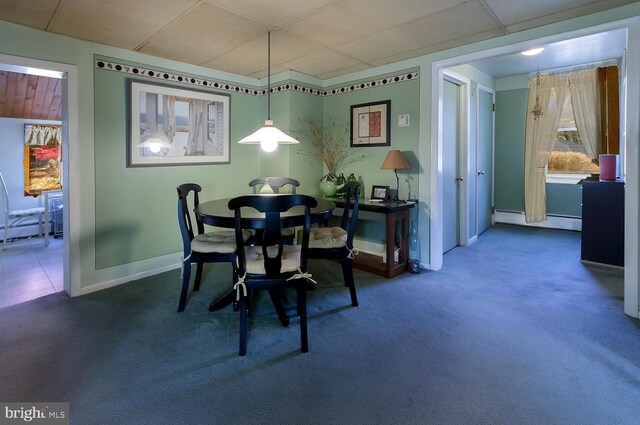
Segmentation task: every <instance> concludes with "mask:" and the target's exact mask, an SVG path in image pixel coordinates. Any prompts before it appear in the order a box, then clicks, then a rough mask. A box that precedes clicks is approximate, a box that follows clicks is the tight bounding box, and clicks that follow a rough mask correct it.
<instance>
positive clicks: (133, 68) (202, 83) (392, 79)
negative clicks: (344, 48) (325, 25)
mask: <svg viewBox="0 0 640 425" xmlns="http://www.w3.org/2000/svg"><path fill="white" fill-rule="evenodd" d="M95 65H96V68H98V69H104V70H108V71H115V72H121V73H124V74H130V75H136V76H141V77H148V78H153V79H156V80H160V81H169V82H174V83H182V84H188V85H193V86H198V87H207V88H212V89H215V90H224V91H228V92H231V93H241V94H247V95H251V96H264V95H266V94H267V90H266V89H260V90H258V89H256V88H254V87H249V86H242V85H239V84H231V83H228V82H226V81H218V80H213V79H208V78H202V77H195V76H191V75H187V74H181V73H175V72H168V71H165V70H160V69H157V68H151V67H148V66H147V67H142V66H137V65H129V64H125V63H119V62H114V61H109V60H106V59H99V58H96V59H95ZM418 78H419V73H418V71H410V72H406V71H404V72H399V73H397V74H393V75H388V76H386V77H381V78H376V79H374V80H367V81H361V82H359V83H356V84H347V85H344V86H338V87H333V88H331V89H319V88H317V87H312V86H308V85H303V84H302V83H299V82H289V83H282V84H280V85H277V86H274V87H271V93H279V92H283V91H290V90H293V91H298V92H301V93H309V94H311V95H314V96H333V95H337V94H343V93H349V92H352V91H358V90H365V89H371V88H374V87H380V86H386V85H389V84H396V83H403V82H406V81H413V80H417V79H418Z"/></svg>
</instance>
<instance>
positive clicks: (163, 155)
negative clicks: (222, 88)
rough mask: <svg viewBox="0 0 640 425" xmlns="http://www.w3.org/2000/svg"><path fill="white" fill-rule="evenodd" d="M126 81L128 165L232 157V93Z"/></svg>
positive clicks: (197, 162) (196, 162) (207, 161)
mask: <svg viewBox="0 0 640 425" xmlns="http://www.w3.org/2000/svg"><path fill="white" fill-rule="evenodd" d="M127 83H128V87H127V89H128V93H127V94H128V116H127V167H154V166H155V167H158V166H175V165H204V164H228V163H229V162H230V157H231V156H230V134H229V133H230V129H231V96H230V95H227V94H220V93H215V92H209V91H199V90H191V89H188V88H184V87H179V86H171V85H166V84H156V83H152V82H149V81H142V80H133V79H129V80H127ZM151 111H153V112H151Z"/></svg>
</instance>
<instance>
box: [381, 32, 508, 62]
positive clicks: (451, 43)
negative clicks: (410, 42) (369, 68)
mask: <svg viewBox="0 0 640 425" xmlns="http://www.w3.org/2000/svg"><path fill="white" fill-rule="evenodd" d="M501 35H504V31H503V30H502V29H500V28H496V29H493V30H490V31H485V32H482V33H479V34H473V35H470V36H467V37H462V38H456V39H454V40H447V41H443V42H441V43H437V44H431V45H429V46H426V47H421V48H418V49H415V50H408V51H405V52H399V53H396V54H392V55H389V56H385V57H381V58H379V59H376V60H374V61H372V62H371V65H373V66H380V65H386V64H388V63H392V62H398V61H401V60H405V59H411V58H416V57H420V56H425V55H429V54H431V53H435V52H441V51H443V50H447V49H452V48H454V47H459V46H464V45H466V44H470V43H476V42H478V41H482V40H488V39H490V38H494V37H499V36H501Z"/></svg>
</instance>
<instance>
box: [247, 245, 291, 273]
mask: <svg viewBox="0 0 640 425" xmlns="http://www.w3.org/2000/svg"><path fill="white" fill-rule="evenodd" d="M300 251H301V247H300V245H284V246H283V250H282V266H281V267H280V273H285V272H295V271H297V270H298V268H299V267H300ZM244 252H245V258H246V261H247V273H249V274H265V273H266V271H265V269H264V256H263V255H262V247H261V246H246V247H245V248H244ZM277 252H278V247H277V246H270V247H267V253H268V255H269V257H275V255H276V254H277Z"/></svg>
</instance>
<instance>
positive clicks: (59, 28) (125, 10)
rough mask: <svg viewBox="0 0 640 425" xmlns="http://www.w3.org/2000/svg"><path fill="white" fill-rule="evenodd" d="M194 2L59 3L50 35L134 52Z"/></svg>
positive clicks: (112, 0) (110, 0)
mask: <svg viewBox="0 0 640 425" xmlns="http://www.w3.org/2000/svg"><path fill="white" fill-rule="evenodd" d="M196 3H197V0H137V1H126V0H60V5H59V6H58V10H57V12H56V14H55V17H54V19H53V21H52V22H51V25H50V27H49V30H50V31H51V32H55V33H58V34H64V35H68V36H71V37H76V38H80V39H83V40H90V41H95V42H98V43H102V44H107V45H110V46H117V47H122V48H125V49H135V48H136V47H137V46H139V45H140V43H142V42H144V41H145V40H147V39H148V38H149V37H151V36H152V35H153V34H154V33H156V32H157V31H160V30H161V29H162V28H163V27H164V26H165V25H167V24H168V23H170V22H171V21H172V20H173V19H174V18H175V17H176V16H179V15H180V14H181V13H184V12H185V11H187V10H189V8H190V7H192V6H193V5H194V4H196Z"/></svg>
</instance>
